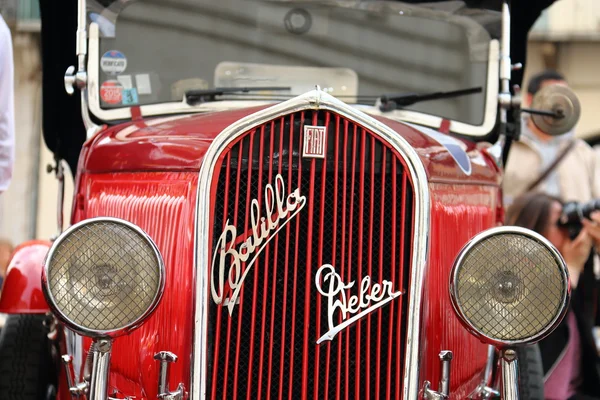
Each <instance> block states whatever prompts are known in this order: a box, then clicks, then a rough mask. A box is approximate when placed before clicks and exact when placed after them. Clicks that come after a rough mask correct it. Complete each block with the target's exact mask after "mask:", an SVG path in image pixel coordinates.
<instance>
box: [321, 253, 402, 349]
mask: <svg viewBox="0 0 600 400" xmlns="http://www.w3.org/2000/svg"><path fill="white" fill-rule="evenodd" d="M355 283H356V281H352V282H350V283H344V281H343V280H342V277H341V276H340V275H338V274H337V272H335V268H334V267H333V265H331V264H325V265H323V266H321V268H319V270H318V271H317V275H316V276H315V285H316V286H317V291H318V292H319V293H320V294H321V296H323V297H326V298H327V321H328V323H329V330H328V331H327V332H325V334H324V335H323V336H321V337H320V338H319V339H318V340H317V344H321V343H322V342H323V341H325V340H333V338H334V337H335V335H337V334H338V333H340V332H341V331H342V330H344V329H346V328H347V327H348V326H350V325H351V324H352V323H354V322H355V321H358V320H359V319H361V318H363V317H364V316H366V315H367V314H369V313H371V312H373V311H375V310H377V309H378V308H380V307H383V306H384V305H386V304H387V303H389V302H390V301H392V300H394V299H395V298H396V297H398V296H400V295H402V294H403V292H400V291H394V289H393V287H394V284H393V282H390V281H386V280H383V281H382V282H381V284H379V283H371V277H370V276H368V275H367V276H365V277H364V278H363V279H362V281H361V282H360V285H358V286H357V287H356V289H357V290H356V294H353V295H350V290H349V289H351V288H353V287H354V284H355ZM336 311H339V312H340V317H341V320H340V318H334V315H335V312H336Z"/></svg>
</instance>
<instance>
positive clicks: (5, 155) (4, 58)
mask: <svg viewBox="0 0 600 400" xmlns="http://www.w3.org/2000/svg"><path fill="white" fill-rule="evenodd" d="M13 69H14V68H13V49H12V38H11V35H10V29H9V28H8V26H7V25H6V22H5V21H4V19H3V18H2V16H1V15H0V193H3V192H4V191H6V189H7V188H8V185H9V184H10V180H11V178H12V170H13V164H14V158H15V149H14V147H15V110H14V71H13Z"/></svg>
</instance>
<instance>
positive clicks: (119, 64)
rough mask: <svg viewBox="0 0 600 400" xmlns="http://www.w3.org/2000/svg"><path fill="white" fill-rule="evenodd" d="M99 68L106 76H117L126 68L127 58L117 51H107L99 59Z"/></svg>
mask: <svg viewBox="0 0 600 400" xmlns="http://www.w3.org/2000/svg"><path fill="white" fill-rule="evenodd" d="M100 68H102V71H104V73H106V74H108V75H115V76H116V75H119V74H120V73H122V72H123V71H125V69H126V68H127V57H125V54H123V53H121V52H120V51H118V50H110V51H107V52H106V53H104V55H103V56H102V58H101V59H100Z"/></svg>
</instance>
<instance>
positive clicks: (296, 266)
mask: <svg viewBox="0 0 600 400" xmlns="http://www.w3.org/2000/svg"><path fill="white" fill-rule="evenodd" d="M303 123H304V111H302V112H301V113H300V125H301V126H302V125H303ZM290 129H293V128H292V127H290ZM297 140H298V147H297V149H298V151H300V149H301V148H302V135H300V134H298V139H297ZM292 165H293V164H290V165H289V166H288V168H289V169H290V170H292V169H293V167H292ZM297 173H298V187H300V188H301V187H302V163H301V162H298V171H297ZM290 189H291V187H290V188H288V190H290ZM295 222H296V247H295V248H294V287H293V293H294V294H295V293H296V288H297V283H298V251H299V244H298V243H299V239H300V219H299V218H296V221H295ZM298 298H299V299H300V300H299V301H302V300H301V297H300V296H298ZM297 303H298V302H297V301H292V329H291V332H290V333H291V334H290V336H291V356H290V382H289V387H288V399H289V400H292V396H293V394H294V390H293V387H294V386H293V381H294V356H295V354H294V350H295V332H296V304H297Z"/></svg>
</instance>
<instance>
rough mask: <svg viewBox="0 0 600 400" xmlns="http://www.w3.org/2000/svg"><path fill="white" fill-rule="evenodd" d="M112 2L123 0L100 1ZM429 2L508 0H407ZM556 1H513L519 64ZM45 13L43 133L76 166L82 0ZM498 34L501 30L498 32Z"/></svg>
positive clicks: (496, 5) (80, 138)
mask: <svg viewBox="0 0 600 400" xmlns="http://www.w3.org/2000/svg"><path fill="white" fill-rule="evenodd" d="M97 1H98V3H101V4H102V5H103V6H110V5H111V4H112V3H114V2H115V1H118V0H97ZM404 1H405V2H407V3H413V4H417V3H418V4H422V5H423V6H428V5H430V6H432V7H434V8H438V7H442V6H443V7H458V9H461V8H462V9H464V10H465V11H469V9H473V8H479V9H481V8H484V9H488V10H492V11H499V10H500V9H501V5H502V0H427V1H425V0H404ZM554 1H555V0H513V1H512V21H511V25H512V32H511V45H512V49H511V53H512V54H511V55H512V61H513V62H514V63H516V62H521V63H523V64H525V61H526V60H525V58H526V51H527V34H528V32H529V29H530V28H531V26H533V24H534V23H535V21H536V20H537V18H538V17H539V15H540V13H541V12H542V11H543V10H544V9H545V8H546V7H548V6H549V5H551V4H552V3H553V2H554ZM40 9H41V17H42V34H41V39H42V62H43V67H42V68H43V82H42V85H43V95H42V96H43V99H42V100H43V103H42V106H43V133H44V140H45V142H46V145H47V146H48V148H49V149H50V150H51V151H52V152H53V153H54V154H55V156H56V157H58V158H60V159H63V160H65V161H67V163H68V164H69V167H70V168H71V171H75V170H76V166H77V161H78V159H79V153H80V151H81V147H82V145H83V142H84V141H85V136H86V133H85V128H84V126H83V121H82V119H81V111H80V107H81V102H80V96H79V95H78V93H76V95H73V96H69V95H67V94H66V92H65V89H64V84H63V76H64V73H65V71H66V69H67V67H69V66H70V65H75V64H76V62H77V59H76V56H75V31H76V29H77V0H62V1H61V2H60V6H57V2H56V1H55V0H40ZM494 36H496V35H494ZM521 80H522V71H521V72H516V73H514V74H513V84H520V83H521Z"/></svg>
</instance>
